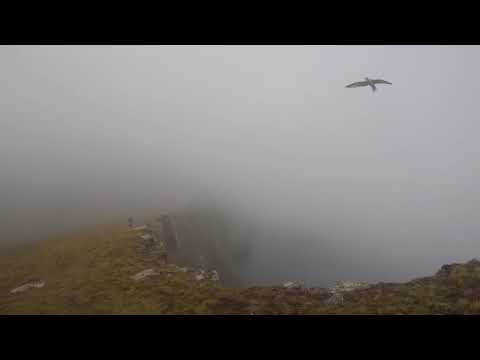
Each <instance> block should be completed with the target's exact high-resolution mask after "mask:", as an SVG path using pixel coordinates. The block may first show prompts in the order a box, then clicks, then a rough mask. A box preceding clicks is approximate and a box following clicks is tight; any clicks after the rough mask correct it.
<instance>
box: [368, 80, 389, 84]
mask: <svg viewBox="0 0 480 360" xmlns="http://www.w3.org/2000/svg"><path fill="white" fill-rule="evenodd" d="M372 83H374V84H388V85H392V83H391V82H388V81H385V80H382V79H378V80H372Z"/></svg>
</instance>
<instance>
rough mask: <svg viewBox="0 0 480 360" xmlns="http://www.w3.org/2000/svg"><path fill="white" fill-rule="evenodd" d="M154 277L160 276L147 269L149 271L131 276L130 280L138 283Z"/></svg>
mask: <svg viewBox="0 0 480 360" xmlns="http://www.w3.org/2000/svg"><path fill="white" fill-rule="evenodd" d="M153 275H158V273H157V272H156V271H155V270H154V269H147V270H143V271H140V272H139V273H137V274H135V275H132V276H130V279H132V280H135V281H138V280H142V279H144V278H146V277H148V276H153Z"/></svg>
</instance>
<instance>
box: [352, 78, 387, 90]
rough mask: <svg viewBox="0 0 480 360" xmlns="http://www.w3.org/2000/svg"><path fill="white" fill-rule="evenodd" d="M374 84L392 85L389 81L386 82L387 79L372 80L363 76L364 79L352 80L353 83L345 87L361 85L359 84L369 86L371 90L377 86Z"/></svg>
mask: <svg viewBox="0 0 480 360" xmlns="http://www.w3.org/2000/svg"><path fill="white" fill-rule="evenodd" d="M375 84H389V85H392V83H391V82H388V81H385V80H380V79H378V80H372V79H369V78H368V77H367V78H365V81H358V82H354V83H353V84H350V85H347V86H346V87H347V88H356V87H361V86H371V87H372V91H376V90H377V87H376V86H375Z"/></svg>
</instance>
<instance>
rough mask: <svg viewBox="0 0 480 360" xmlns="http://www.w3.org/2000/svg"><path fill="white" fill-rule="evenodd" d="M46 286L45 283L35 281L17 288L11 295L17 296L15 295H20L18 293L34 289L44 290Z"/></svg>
mask: <svg viewBox="0 0 480 360" xmlns="http://www.w3.org/2000/svg"><path fill="white" fill-rule="evenodd" d="M44 286H45V282H44V281H35V282H31V283H28V284H24V285H21V286H19V287H16V288H15V289H12V290H10V293H12V294H15V293H18V292H24V291H27V290H30V289H34V288H42V287H44Z"/></svg>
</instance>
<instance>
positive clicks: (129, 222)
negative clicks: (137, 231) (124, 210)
mask: <svg viewBox="0 0 480 360" xmlns="http://www.w3.org/2000/svg"><path fill="white" fill-rule="evenodd" d="M128 226H129V227H130V228H133V218H132V217H131V216H130V217H129V218H128Z"/></svg>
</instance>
